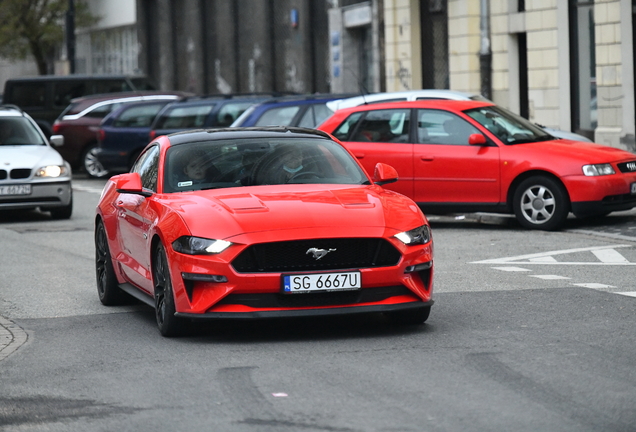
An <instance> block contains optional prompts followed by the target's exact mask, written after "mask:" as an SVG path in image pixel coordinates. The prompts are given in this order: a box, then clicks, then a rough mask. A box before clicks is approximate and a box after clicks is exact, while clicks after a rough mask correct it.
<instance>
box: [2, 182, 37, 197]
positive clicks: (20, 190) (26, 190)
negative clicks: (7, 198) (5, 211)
mask: <svg viewBox="0 0 636 432" xmlns="http://www.w3.org/2000/svg"><path fill="white" fill-rule="evenodd" d="M30 194H31V185H28V184H27V185H9V186H0V195H30Z"/></svg>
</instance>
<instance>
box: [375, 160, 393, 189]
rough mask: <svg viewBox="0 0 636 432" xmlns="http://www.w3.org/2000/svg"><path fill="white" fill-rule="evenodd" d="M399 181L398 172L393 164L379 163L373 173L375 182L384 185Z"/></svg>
mask: <svg viewBox="0 0 636 432" xmlns="http://www.w3.org/2000/svg"><path fill="white" fill-rule="evenodd" d="M396 181H398V173H397V171H396V170H395V168H393V167H392V166H391V165H387V164H383V163H378V164H376V165H375V171H374V173H373V183H375V184H377V185H379V186H382V185H385V184H389V183H395V182H396Z"/></svg>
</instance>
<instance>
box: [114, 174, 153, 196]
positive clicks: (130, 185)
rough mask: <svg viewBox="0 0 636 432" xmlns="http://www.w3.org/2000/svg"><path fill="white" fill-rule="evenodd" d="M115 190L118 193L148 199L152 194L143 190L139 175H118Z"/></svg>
mask: <svg viewBox="0 0 636 432" xmlns="http://www.w3.org/2000/svg"><path fill="white" fill-rule="evenodd" d="M115 179H116V182H115V188H116V190H117V192H119V193H127V194H134V195H141V196H145V197H149V196H151V195H152V192H151V191H149V190H148V189H144V187H143V185H142V184H141V177H140V176H139V173H128V174H120V175H118V176H116V178H115Z"/></svg>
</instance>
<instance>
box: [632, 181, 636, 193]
mask: <svg viewBox="0 0 636 432" xmlns="http://www.w3.org/2000/svg"><path fill="white" fill-rule="evenodd" d="M634 194H636V183H632V195H634Z"/></svg>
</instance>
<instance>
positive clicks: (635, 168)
mask: <svg viewBox="0 0 636 432" xmlns="http://www.w3.org/2000/svg"><path fill="white" fill-rule="evenodd" d="M618 169H619V170H621V172H622V173H630V172H636V161H630V162H623V163H619V164H618Z"/></svg>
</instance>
